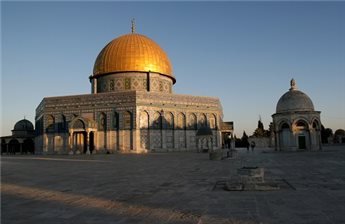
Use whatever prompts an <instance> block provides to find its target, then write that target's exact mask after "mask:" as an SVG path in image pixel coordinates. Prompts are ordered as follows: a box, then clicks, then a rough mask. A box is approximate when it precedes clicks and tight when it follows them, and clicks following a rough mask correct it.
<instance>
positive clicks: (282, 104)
mask: <svg viewBox="0 0 345 224" xmlns="http://www.w3.org/2000/svg"><path fill="white" fill-rule="evenodd" d="M295 111H296V112H297V111H314V105H313V102H312V101H311V99H310V98H309V96H308V95H307V94H305V93H303V92H302V91H299V90H297V86H296V82H295V80H294V79H292V80H291V88H290V90H289V91H288V92H286V93H285V94H284V95H283V96H282V97H280V99H279V101H278V103H277V107H276V113H284V112H295Z"/></svg>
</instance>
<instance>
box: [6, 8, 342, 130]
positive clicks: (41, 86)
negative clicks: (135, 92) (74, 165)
mask: <svg viewBox="0 0 345 224" xmlns="http://www.w3.org/2000/svg"><path fill="white" fill-rule="evenodd" d="M132 18H135V19H136V27H137V29H136V30H137V32H138V33H140V34H144V35H146V36H148V37H150V38H152V39H153V40H155V41H156V42H157V43H158V44H159V45H160V46H161V47H162V48H163V49H164V50H165V51H166V52H167V54H168V56H169V58H170V60H171V62H172V64H173V69H174V75H175V77H176V79H177V83H176V84H175V86H174V92H175V93H179V94H192V95H202V96H216V97H219V98H220V100H221V102H222V106H223V112H224V120H226V121H227V120H231V121H234V122H235V130H236V133H237V135H239V136H242V132H243V131H244V130H245V131H246V132H247V134H252V133H253V131H254V129H255V128H256V126H257V121H258V119H259V116H261V118H262V121H263V123H264V126H265V128H268V125H269V122H271V121H272V118H271V115H272V114H273V113H275V107H276V104H277V102H278V100H279V98H280V96H281V95H283V94H284V93H285V92H286V91H288V89H289V87H290V86H289V82H290V79H291V78H295V80H296V81H297V85H298V87H299V89H300V90H301V91H303V92H305V93H306V94H308V95H309V96H310V97H311V99H312V101H313V103H314V106H315V109H316V110H319V111H321V121H322V123H323V125H324V126H325V127H329V128H332V129H333V131H335V130H336V129H338V128H342V129H345V100H344V99H345V2H128V3H126V2H72V3H69V2H1V53H2V54H1V68H2V69H1V100H2V102H1V113H2V114H1V115H2V118H1V135H8V134H10V133H11V130H12V128H13V126H14V124H15V122H16V121H18V120H20V119H22V118H23V117H24V115H25V116H26V118H27V119H29V120H30V121H32V122H33V123H34V119H35V109H36V107H37V105H38V104H39V103H40V101H41V100H42V99H43V97H46V96H64V95H71V94H85V93H90V89H91V88H90V83H89V80H88V76H89V75H90V74H91V73H92V69H93V64H94V61H95V59H96V57H97V55H98V53H99V52H100V50H101V49H102V48H103V47H104V46H105V45H106V44H107V43H108V42H109V41H111V40H112V39H114V38H116V37H118V36H120V35H122V34H126V33H129V32H130V21H131V19H132Z"/></svg>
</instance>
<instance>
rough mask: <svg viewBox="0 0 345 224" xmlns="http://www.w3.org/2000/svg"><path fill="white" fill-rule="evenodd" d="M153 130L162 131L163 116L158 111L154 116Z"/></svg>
mask: <svg viewBox="0 0 345 224" xmlns="http://www.w3.org/2000/svg"><path fill="white" fill-rule="evenodd" d="M152 128H154V129H162V116H161V113H159V112H158V111H157V112H155V114H154V115H153V120H152Z"/></svg>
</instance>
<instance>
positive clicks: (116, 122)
mask: <svg viewBox="0 0 345 224" xmlns="http://www.w3.org/2000/svg"><path fill="white" fill-rule="evenodd" d="M113 128H114V129H119V114H118V113H117V112H114V115H113Z"/></svg>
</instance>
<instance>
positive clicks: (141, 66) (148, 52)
mask: <svg viewBox="0 0 345 224" xmlns="http://www.w3.org/2000/svg"><path fill="white" fill-rule="evenodd" d="M136 71H138V72H149V71H150V72H157V73H160V74H162V75H165V76H168V77H170V78H172V79H173V82H174V83H175V77H174V76H173V74H172V67H171V63H170V60H169V58H168V56H167V54H166V53H165V52H164V50H163V49H162V48H161V47H160V46H159V45H158V44H157V43H155V42H154V41H153V40H151V39H150V38H148V37H146V36H144V35H140V34H136V33H131V34H126V35H123V36H120V37H118V38H116V39H114V40H112V41H111V42H110V43H108V44H107V45H106V46H105V47H104V48H103V49H102V51H101V52H100V53H99V55H98V56H97V59H96V62H95V66H94V68H93V75H94V76H97V75H102V74H109V73H114V72H136Z"/></svg>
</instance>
